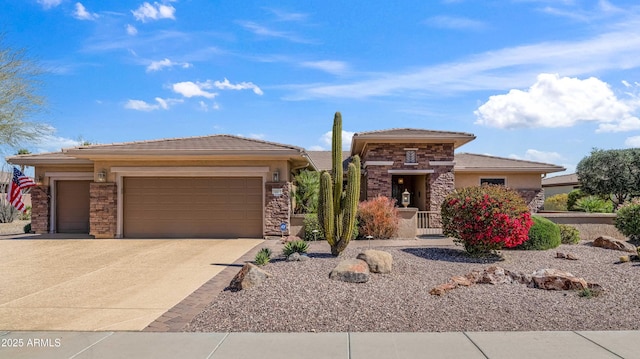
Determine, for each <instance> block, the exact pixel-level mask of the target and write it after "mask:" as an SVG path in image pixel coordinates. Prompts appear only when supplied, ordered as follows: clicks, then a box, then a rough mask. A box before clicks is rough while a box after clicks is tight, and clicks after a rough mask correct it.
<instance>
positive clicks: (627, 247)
mask: <svg viewBox="0 0 640 359" xmlns="http://www.w3.org/2000/svg"><path fill="white" fill-rule="evenodd" d="M593 246H594V247H600V248H606V249H615V250H618V251H625V252H630V253H636V251H637V249H636V247H635V246H634V245H633V244H631V243H628V242H625V241H621V240H618V239H615V238H613V237H609V236H600V237H598V238H596V239H595V240H594V241H593Z"/></svg>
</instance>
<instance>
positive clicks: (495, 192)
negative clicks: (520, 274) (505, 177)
mask: <svg viewBox="0 0 640 359" xmlns="http://www.w3.org/2000/svg"><path fill="white" fill-rule="evenodd" d="M440 212H441V215H442V225H443V227H442V229H443V233H444V234H445V235H447V236H450V237H453V238H455V240H454V242H456V243H461V244H463V245H464V248H465V250H466V251H467V252H468V253H469V254H471V255H483V254H487V253H489V252H491V251H493V250H499V249H502V248H511V247H515V246H517V245H519V244H521V243H522V242H524V241H526V240H527V233H528V232H529V227H531V224H532V222H531V214H530V213H529V208H528V207H527V205H526V203H525V202H524V200H523V199H522V197H521V196H520V195H519V194H518V193H517V192H516V191H514V190H511V189H509V188H506V187H504V186H497V185H483V186H480V187H467V188H462V189H457V190H455V191H454V192H452V193H450V194H449V195H448V196H447V197H446V198H445V200H444V202H443V203H442V206H441V211H440Z"/></svg>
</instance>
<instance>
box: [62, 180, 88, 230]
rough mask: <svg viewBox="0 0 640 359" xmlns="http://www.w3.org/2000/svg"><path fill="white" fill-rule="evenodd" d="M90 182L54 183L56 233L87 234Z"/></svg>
mask: <svg viewBox="0 0 640 359" xmlns="http://www.w3.org/2000/svg"><path fill="white" fill-rule="evenodd" d="M90 183H91V181H56V232H58V233H89V185H90Z"/></svg>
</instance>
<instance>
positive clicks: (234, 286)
mask: <svg viewBox="0 0 640 359" xmlns="http://www.w3.org/2000/svg"><path fill="white" fill-rule="evenodd" d="M269 277H271V274H270V273H268V272H266V271H264V270H262V269H260V268H259V267H258V266H256V265H255V264H253V263H246V264H245V265H244V266H243V267H242V269H240V271H239V272H238V274H236V275H235V277H233V279H232V280H231V283H229V290H231V291H234V292H235V291H239V290H243V289H248V288H251V287H254V286H256V285H258V284H260V283H262V282H264V280H265V279H267V278H269Z"/></svg>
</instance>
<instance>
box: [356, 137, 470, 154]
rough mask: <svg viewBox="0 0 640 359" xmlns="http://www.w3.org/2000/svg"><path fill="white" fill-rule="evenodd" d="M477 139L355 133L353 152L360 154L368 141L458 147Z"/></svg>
mask: <svg viewBox="0 0 640 359" xmlns="http://www.w3.org/2000/svg"><path fill="white" fill-rule="evenodd" d="M475 139H476V136H474V135H464V134H461V135H446V136H437V135H433V136H398V135H374V134H364V135H358V134H356V135H354V136H353V139H352V141H351V154H352V155H353V154H358V155H359V154H360V151H362V149H363V147H364V146H365V145H366V144H367V143H377V142H389V143H398V142H405V143H453V148H454V149H456V148H458V147H460V146H462V145H464V144H467V143H469V142H471V141H473V140H475Z"/></svg>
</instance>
